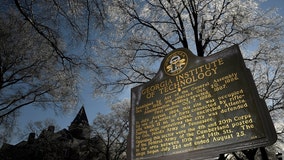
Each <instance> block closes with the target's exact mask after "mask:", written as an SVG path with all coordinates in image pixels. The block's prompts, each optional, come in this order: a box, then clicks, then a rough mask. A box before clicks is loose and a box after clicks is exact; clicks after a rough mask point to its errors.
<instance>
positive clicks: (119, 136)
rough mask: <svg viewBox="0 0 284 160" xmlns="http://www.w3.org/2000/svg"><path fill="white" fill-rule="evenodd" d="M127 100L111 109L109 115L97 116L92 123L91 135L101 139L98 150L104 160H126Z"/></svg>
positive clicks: (128, 103)
mask: <svg viewBox="0 0 284 160" xmlns="http://www.w3.org/2000/svg"><path fill="white" fill-rule="evenodd" d="M129 105H130V102H129V100H126V99H125V100H123V101H120V102H118V103H116V104H114V105H112V107H111V112H110V113H109V114H106V115H103V114H98V115H97V116H96V118H95V119H94V122H93V134H94V136H95V137H98V138H99V139H101V142H102V144H101V145H102V146H101V148H98V150H99V153H100V155H102V157H104V158H103V159H105V160H122V159H126V155H125V154H126V144H127V135H128V130H129V121H128V117H129Z"/></svg>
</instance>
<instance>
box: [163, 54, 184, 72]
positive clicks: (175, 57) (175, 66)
mask: <svg viewBox="0 0 284 160" xmlns="http://www.w3.org/2000/svg"><path fill="white" fill-rule="evenodd" d="M187 61H188V57H187V54H186V53H185V52H183V51H176V52H173V53H172V54H170V55H169V56H168V57H167V59H166V61H165V63H164V70H165V72H166V74H167V75H169V76H174V75H177V74H179V73H181V72H182V71H183V70H184V69H185V68H186V66H187Z"/></svg>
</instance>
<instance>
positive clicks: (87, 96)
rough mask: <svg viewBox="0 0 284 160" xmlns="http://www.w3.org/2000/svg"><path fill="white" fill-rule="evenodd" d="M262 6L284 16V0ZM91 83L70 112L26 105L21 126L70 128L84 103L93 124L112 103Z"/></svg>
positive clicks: (127, 93) (22, 110)
mask: <svg viewBox="0 0 284 160" xmlns="http://www.w3.org/2000/svg"><path fill="white" fill-rule="evenodd" d="M260 7H261V8H264V9H267V8H271V7H272V8H274V7H275V8H278V9H279V10H278V13H279V14H280V15H282V16H283V17H284V0H267V1H266V2H264V3H263V4H262V5H261V6H260ZM91 88H92V87H91V85H90V84H88V83H85V84H84V85H83V86H82V87H81V90H80V94H81V98H82V99H81V100H80V102H79V104H78V106H77V107H76V109H75V110H74V111H73V112H70V113H68V114H57V115H56V114H55V113H54V111H53V110H52V109H47V110H43V109H41V108H39V107H31V106H28V107H24V108H23V109H21V116H20V117H19V122H18V125H19V126H20V127H25V126H26V124H27V123H29V122H34V121H42V120H45V119H47V118H52V119H54V120H56V122H57V124H58V125H59V126H60V127H61V129H63V128H68V126H69V125H70V123H71V122H72V120H73V119H74V118H75V116H76V114H77V113H78V111H79V109H80V108H81V106H82V105H83V106H84V107H85V111H86V114H87V117H88V120H89V124H90V125H91V124H92V121H93V120H94V118H95V117H96V115H97V113H102V114H107V113H109V112H110V106H111V104H110V103H109V102H108V101H109V100H106V99H104V98H103V97H97V98H95V97H93V94H92V90H91ZM120 98H122V99H123V98H130V89H128V90H126V91H125V92H124V93H123V94H122V95H121V96H120ZM18 142H19V140H18V139H14V140H12V142H11V143H12V144H15V143H18Z"/></svg>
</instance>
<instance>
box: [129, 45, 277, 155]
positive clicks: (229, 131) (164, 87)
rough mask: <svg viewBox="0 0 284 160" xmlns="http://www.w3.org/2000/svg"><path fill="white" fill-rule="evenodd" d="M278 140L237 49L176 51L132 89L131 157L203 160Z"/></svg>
mask: <svg viewBox="0 0 284 160" xmlns="http://www.w3.org/2000/svg"><path fill="white" fill-rule="evenodd" d="M275 141H276V132H275V129H274V126H273V123H272V121H271V118H270V115H269V113H268V110H267V107H266V104H265V102H264V101H263V100H261V99H260V98H259V96H258V93H257V89H256V87H255V84H254V81H253V78H252V75H251V73H250V71H249V70H248V69H247V68H246V66H245V63H244V61H243V58H242V55H241V53H240V50H239V48H238V46H233V47H230V48H228V49H225V50H224V51H221V52H219V53H216V54H214V55H213V56H208V57H205V58H203V57H197V56H194V55H193V54H192V53H191V52H190V51H189V50H187V49H177V50H174V51H172V52H171V53H169V54H168V55H167V56H166V57H165V58H164V60H163V61H162V63H161V67H160V69H159V72H158V73H157V75H156V76H155V77H154V78H153V79H152V80H151V81H149V82H148V83H145V84H143V85H140V86H137V87H134V88H132V90H131V113H130V134H129V146H128V159H131V160H143V159H147V160H159V159H161V160H167V159H168V160H172V159H179V160H185V159H189V158H193V159H204V158H206V157H214V156H218V155H219V154H221V153H228V152H233V151H238V150H245V149H251V148H256V147H260V146H267V145H271V144H273V143H274V142H275Z"/></svg>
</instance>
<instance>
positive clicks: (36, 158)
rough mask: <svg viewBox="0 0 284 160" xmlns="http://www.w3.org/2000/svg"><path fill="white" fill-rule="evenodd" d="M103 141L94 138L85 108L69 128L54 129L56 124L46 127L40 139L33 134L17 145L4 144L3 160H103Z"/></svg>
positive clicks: (2, 150) (0, 155) (1, 155)
mask: <svg viewBox="0 0 284 160" xmlns="http://www.w3.org/2000/svg"><path fill="white" fill-rule="evenodd" d="M100 144H101V141H100V139H99V138H97V137H93V138H90V126H89V122H88V118H87V116H86V113H85V109H84V107H82V108H81V109H80V111H79V112H78V114H77V116H76V117H75V119H74V120H73V121H72V122H71V125H70V126H69V128H68V129H62V130H60V131H58V132H54V126H49V127H48V128H47V129H46V130H43V131H42V132H41V134H40V135H39V136H38V137H37V138H36V137H35V133H30V135H29V138H28V140H27V141H22V142H20V143H18V144H16V145H10V144H3V146H2V148H1V149H0V159H1V160H19V159H21V160H99V159H101V158H100V154H99V151H98V150H97V148H98V147H100Z"/></svg>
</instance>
